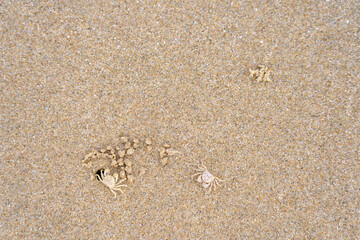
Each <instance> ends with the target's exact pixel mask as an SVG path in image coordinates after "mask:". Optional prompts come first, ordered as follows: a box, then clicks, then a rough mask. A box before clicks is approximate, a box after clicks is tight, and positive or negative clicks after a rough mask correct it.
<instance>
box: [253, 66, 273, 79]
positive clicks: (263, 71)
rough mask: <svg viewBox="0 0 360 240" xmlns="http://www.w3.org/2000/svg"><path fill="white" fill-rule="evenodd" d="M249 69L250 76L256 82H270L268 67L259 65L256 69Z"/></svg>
mask: <svg viewBox="0 0 360 240" xmlns="http://www.w3.org/2000/svg"><path fill="white" fill-rule="evenodd" d="M249 71H250V77H251V78H254V79H255V80H256V81H257V82H271V79H270V70H269V68H268V67H266V66H264V65H260V66H259V67H258V68H257V69H255V70H251V69H250V70H249Z"/></svg>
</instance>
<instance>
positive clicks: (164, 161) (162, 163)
mask: <svg viewBox="0 0 360 240" xmlns="http://www.w3.org/2000/svg"><path fill="white" fill-rule="evenodd" d="M160 162H161V165H163V166H165V165H166V164H167V163H168V158H167V157H164V158H162V159H161V160H160Z"/></svg>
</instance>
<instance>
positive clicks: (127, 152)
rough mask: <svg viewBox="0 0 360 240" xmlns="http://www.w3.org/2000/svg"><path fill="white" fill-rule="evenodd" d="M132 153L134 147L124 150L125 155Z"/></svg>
mask: <svg viewBox="0 0 360 240" xmlns="http://www.w3.org/2000/svg"><path fill="white" fill-rule="evenodd" d="M133 153H134V148H132V147H131V148H129V149H128V150H126V155H132V154H133Z"/></svg>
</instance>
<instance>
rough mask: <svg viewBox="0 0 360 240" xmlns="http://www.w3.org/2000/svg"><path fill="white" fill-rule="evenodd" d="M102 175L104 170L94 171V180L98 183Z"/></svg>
mask: <svg viewBox="0 0 360 240" xmlns="http://www.w3.org/2000/svg"><path fill="white" fill-rule="evenodd" d="M103 173H104V169H103V168H102V169H99V170H97V171H96V173H95V176H96V179H97V180H98V181H100V179H101V175H102V174H103Z"/></svg>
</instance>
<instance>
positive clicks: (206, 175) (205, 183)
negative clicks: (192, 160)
mask: <svg viewBox="0 0 360 240" xmlns="http://www.w3.org/2000/svg"><path fill="white" fill-rule="evenodd" d="M195 170H196V171H197V173H195V174H194V175H193V176H192V178H194V177H195V176H199V177H198V178H197V180H196V181H197V182H199V183H201V184H202V187H203V188H209V191H207V193H206V194H208V193H210V192H211V189H212V187H214V189H216V185H220V184H219V182H223V180H221V179H220V178H218V177H215V176H214V175H212V174H211V173H210V172H209V171H208V170H207V168H206V167H205V165H204V163H202V162H201V163H200V165H197V167H196V169H195Z"/></svg>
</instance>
